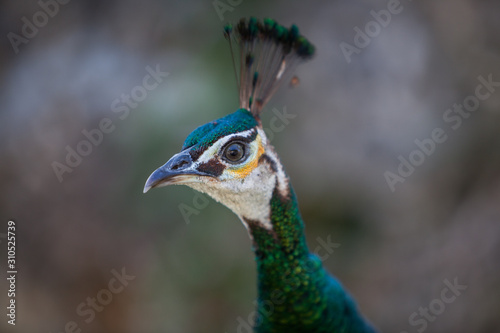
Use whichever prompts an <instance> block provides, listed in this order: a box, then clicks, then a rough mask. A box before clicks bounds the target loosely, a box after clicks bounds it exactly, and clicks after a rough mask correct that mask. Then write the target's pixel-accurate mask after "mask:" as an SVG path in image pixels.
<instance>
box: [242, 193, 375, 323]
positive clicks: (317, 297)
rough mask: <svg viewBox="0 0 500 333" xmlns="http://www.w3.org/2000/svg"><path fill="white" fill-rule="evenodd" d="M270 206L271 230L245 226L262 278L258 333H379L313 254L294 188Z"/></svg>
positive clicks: (275, 198)
mask: <svg viewBox="0 0 500 333" xmlns="http://www.w3.org/2000/svg"><path fill="white" fill-rule="evenodd" d="M281 193H282V192H280V191H278V189H277V188H276V189H275V190H274V192H273V195H272V197H271V201H270V216H271V224H272V230H269V229H268V228H266V227H265V226H263V225H262V224H260V223H258V222H254V223H252V221H246V222H247V223H248V228H249V231H250V233H251V235H252V238H253V249H254V252H255V260H256V262H257V272H258V300H257V302H258V304H257V318H256V322H255V328H254V329H255V332H292V331H293V332H326V331H335V332H337V331H339V332H344V331H345V332H353V333H361V332H374V330H373V329H372V328H371V327H370V326H369V325H367V324H366V323H365V322H364V320H363V319H362V317H361V316H360V315H359V312H358V311H357V309H356V305H355V303H354V302H353V301H352V299H351V298H350V296H349V295H348V294H347V293H346V292H345V291H344V289H343V287H342V286H341V284H340V283H339V282H338V281H337V280H336V279H334V278H332V277H330V276H329V275H328V273H327V272H326V271H325V270H324V269H323V266H322V264H321V261H320V260H319V258H318V257H317V256H315V255H312V254H310V253H309V250H308V247H307V244H306V239H305V234H304V222H303V221H302V218H301V216H300V212H299V209H298V205H297V199H296V197H295V193H294V191H293V189H292V188H291V186H289V191H288V193H289V195H287V196H282V195H281ZM278 328H279V329H278Z"/></svg>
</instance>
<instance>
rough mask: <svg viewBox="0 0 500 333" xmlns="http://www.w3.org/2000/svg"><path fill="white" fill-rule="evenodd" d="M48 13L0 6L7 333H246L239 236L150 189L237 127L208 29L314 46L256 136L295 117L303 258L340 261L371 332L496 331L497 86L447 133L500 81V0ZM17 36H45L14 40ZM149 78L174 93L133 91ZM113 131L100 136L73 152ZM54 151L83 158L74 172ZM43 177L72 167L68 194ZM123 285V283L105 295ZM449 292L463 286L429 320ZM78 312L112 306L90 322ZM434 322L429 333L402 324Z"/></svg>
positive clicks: (197, 203)
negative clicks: (265, 33) (13, 316)
mask: <svg viewBox="0 0 500 333" xmlns="http://www.w3.org/2000/svg"><path fill="white" fill-rule="evenodd" d="M60 1H61V3H60V4H59V6H58V7H59V8H56V7H54V6H52V7H47V8H49V9H46V10H45V11H44V9H43V6H42V5H41V4H40V3H39V2H37V1H1V2H0V31H1V34H0V35H1V36H2V37H1V42H0V43H1V44H0V47H1V49H0V86H1V89H0V105H1V106H2V110H1V112H0V142H1V145H0V161H1V164H0V186H1V189H2V191H1V192H0V233H6V232H7V231H6V230H7V227H6V225H7V221H9V220H10V219H13V220H14V221H15V222H16V224H17V265H18V271H19V273H18V275H17V294H16V300H17V304H18V308H17V324H16V326H15V327H13V326H12V325H9V324H8V323H7V318H6V315H5V314H4V313H3V312H4V311H5V310H3V311H2V314H1V316H0V318H3V319H2V320H0V331H2V332H24V333H29V332H64V331H65V327H66V328H67V327H68V325H69V327H70V329H69V330H68V329H67V330H68V331H70V330H73V329H75V327H74V326H72V325H77V327H78V328H79V329H81V330H82V332H120V333H121V332H123V333H127V332H134V333H135V332H143V333H147V332H152V333H156V332H247V328H245V325H244V324H242V322H248V318H249V317H251V316H252V312H253V310H254V304H253V303H252V302H253V300H254V298H255V296H256V276H255V275H256V274H255V263H254V259H253V254H252V251H251V242H250V240H249V238H248V235H247V233H246V231H245V229H244V227H243V226H242V225H241V223H240V222H239V221H238V220H237V218H236V217H235V216H234V215H233V214H232V213H231V212H230V211H228V210H227V209H226V208H225V207H223V206H221V205H220V204H217V203H215V202H214V201H212V200H211V199H210V200H206V199H205V198H204V197H201V196H198V195H197V194H196V193H195V192H193V191H192V190H190V189H189V188H187V187H170V188H164V189H160V190H154V191H151V192H150V193H147V194H146V195H144V194H142V188H143V186H144V183H145V180H146V178H147V177H148V175H149V174H150V172H152V171H153V170H154V169H155V168H156V167H158V166H160V165H162V164H163V163H164V162H166V161H167V160H168V158H169V157H170V156H171V155H173V154H174V153H176V152H178V151H179V149H180V147H181V145H182V142H183V141H184V139H185V137H186V136H187V135H188V134H189V133H190V132H191V131H192V130H193V129H194V128H195V127H197V126H199V125H202V124H204V123H206V122H207V121H210V120H213V119H215V118H218V117H221V116H224V115H226V114H228V113H230V112H233V111H234V110H235V109H236V108H237V106H238V101H237V92H236V87H235V82H234V75H233V72H232V66H231V65H230V61H231V60H230V53H229V48H228V45H227V43H226V41H225V40H224V38H223V35H222V27H223V25H224V24H225V23H227V22H235V21H237V20H238V19H239V18H240V17H248V16H250V15H253V16H256V17H259V18H262V17H272V18H275V19H276V20H278V21H279V22H280V23H282V24H284V25H286V26H289V25H290V24H292V23H295V24H297V25H298V26H299V28H300V29H301V32H302V34H304V35H305V36H307V37H308V38H309V39H310V40H311V41H312V42H313V43H314V44H315V45H316V47H317V55H316V56H315V58H314V59H313V60H312V61H310V62H308V63H306V64H304V65H302V66H300V67H299V69H298V73H297V74H298V76H299V78H300V85H299V86H298V87H295V88H289V87H283V88H282V89H281V90H280V91H279V92H278V94H277V96H276V97H275V98H274V99H273V100H272V101H271V102H270V104H269V105H268V106H267V114H266V115H265V116H264V120H263V123H264V126H266V124H269V122H270V121H271V119H272V118H273V117H276V113H275V112H276V111H274V113H273V111H272V110H273V109H274V110H278V111H280V112H283V111H284V110H286V112H287V113H289V114H292V115H295V117H294V118H293V119H289V121H288V123H286V124H284V126H283V130H280V131H276V132H274V133H273V140H272V141H273V144H274V145H275V146H276V149H277V151H278V153H279V154H280V156H281V158H282V161H283V163H284V165H285V167H286V168H287V172H288V173H289V175H290V177H291V179H292V183H293V185H294V187H295V190H296V192H297V195H298V198H299V204H300V208H301V210H302V214H303V217H304V219H305V221H306V230H307V238H308V242H309V244H310V247H311V249H314V248H316V247H317V246H318V244H321V241H320V240H322V241H327V240H328V239H330V240H331V241H333V242H335V243H337V244H340V246H338V247H337V248H335V250H334V251H333V253H330V255H329V256H327V258H326V260H325V261H324V264H325V266H326V267H327V268H328V269H329V270H330V271H331V272H332V273H334V274H335V275H336V276H337V277H338V278H339V279H340V280H341V281H342V282H343V284H344V285H345V286H346V287H347V288H348V289H349V290H350V291H351V293H352V294H353V295H354V297H355V298H356V299H357V301H358V303H359V306H360V307H361V309H362V311H363V312H364V314H365V315H366V316H367V317H369V318H370V320H371V321H373V322H374V324H375V325H376V326H377V327H379V328H380V330H381V332H409V333H410V332H417V331H418V329H421V331H425V332H454V333H457V332H475V333H481V332H485V333H487V332H498V331H499V329H500V316H499V310H498V309H499V308H500V292H499V290H500V265H499V262H500V223H499V222H500V207H499V206H500V205H499V202H500V131H499V124H500V112H499V110H500V88H498V87H497V88H495V89H492V90H495V91H492V92H491V94H490V96H489V97H488V98H485V99H484V100H481V101H480V104H479V105H478V106H476V107H475V108H476V109H477V110H476V111H473V112H470V113H468V112H466V113H464V114H465V116H459V119H457V118H456V117H457V115H459V114H458V113H453V116H454V117H455V118H454V121H453V122H449V121H446V120H445V118H443V117H445V115H446V114H447V110H448V109H450V108H452V107H453V105H454V104H457V105H458V104H462V103H464V101H465V100H466V99H467V98H468V97H469V96H472V95H474V94H475V91H476V89H477V87H478V86H479V85H480V80H479V79H478V78H479V77H480V76H482V77H483V78H485V79H487V78H488V76H491V78H492V80H493V81H494V82H498V81H500V57H499V52H500V20H498V17H499V15H500V3H499V2H498V1H494V0H474V1H472V0H453V1H451V0H448V1H444V0H440V1H430V0H422V1H409V0H402V1H401V5H400V7H398V11H399V12H398V13H397V14H392V16H391V18H390V20H389V21H386V22H387V24H384V25H386V26H385V27H384V26H382V25H381V24H378V27H379V28H378V29H377V25H376V24H375V25H374V24H373V23H371V25H370V22H372V21H373V22H376V21H375V18H374V17H375V16H374V15H373V13H371V11H375V12H376V13H379V12H380V11H381V10H388V6H389V5H388V3H391V1H389V2H388V1H360V0H356V1H353V0H342V1H340V0H339V1H329V2H326V1H325V2H321V1H273V2H265V1H249V0H241V1H236V0H232V1H228V0H221V1H215V2H213V1H203V2H201V1H200V2H195V1H160V0H145V1H141V2H138V1H131V0H125V1H97V0H91V1H77V0H73V1H70V2H68V3H66V4H62V3H63V2H64V1H62V0H60ZM42 3H45V4H46V3H52V4H53V3H54V2H53V1H52V2H51V1H48V0H46V1H45V2H43V1H42ZM221 4H222V5H221ZM216 7H217V8H218V10H217V9H216ZM56 9H57V10H56ZM47 10H48V11H49V12H50V13H49V14H51V15H49V14H45V15H44V14H43V13H44V12H47ZM40 11H42V14H40ZM23 18H26V20H27V21H28V23H29V24H34V22H38V23H37V24H38V25H40V27H39V28H36V26H35V28H36V29H35V30H33V29H32V30H30V29H29V27H25V28H24V33H25V34H24V35H23V31H22V30H23V26H24V25H26V24H27V23H26V20H23ZM45 18H46V20H45ZM367 24H368V27H369V28H372V29H374V30H372V31H371V32H370V34H371V35H372V36H373V37H369V40H370V41H369V45H366V47H363V48H358V50H357V52H354V53H353V54H351V56H350V57H349V58H350V59H349V60H350V62H348V61H347V58H346V57H345V56H344V54H343V51H342V47H341V45H344V46H345V45H346V44H342V43H348V44H350V45H352V46H355V37H356V30H355V28H356V27H358V28H360V29H361V30H362V31H365V28H366V27H367ZM14 35H16V36H17V37H16V36H14ZM26 36H30V37H29V38H27V37H26ZM358 39H359V37H358ZM358 42H359V40H358ZM365 42H366V40H365ZM148 66H149V67H148ZM157 68H159V70H160V71H162V72H165V73H168V76H167V75H166V74H165V75H163V76H162V77H159V81H160V82H159V84H158V85H157V86H156V87H155V88H154V89H151V90H145V89H141V87H143V80H144V78H145V77H146V76H147V75H148V73H149V72H148V71H151V70H155V69H157ZM148 82H149V83H152V82H154V81H148ZM490 88H491V87H490ZM496 89H498V90H496ZM144 92H146V94H144ZM483 92H486V90H483ZM132 93H134V94H135V95H134V96H136V97H139V99H140V101H137V100H136V101H135V102H137V103H135V102H134V101H129V103H130V104H129V105H132V106H127V107H125V109H124V108H123V107H124V106H125V105H126V104H124V103H125V102H123V101H122V100H121V99H122V98H123V96H125V95H131V94H132ZM124 98H126V96H125V97H124ZM117 99H118V102H116V100H117ZM468 101H471V99H470V98H469V99H468ZM134 103H135V104H134ZM113 104H114V108H113ZM118 106H120V107H122V109H121V111H118V110H117V108H118ZM126 109H128V112H126V111H125V110H126ZM115 111H117V112H115ZM447 115H448V116H450V117H451V115H452V114H451V113H448V114H447ZM105 118H107V119H109V120H105V121H104V122H105V123H106V122H108V123H107V125H106V126H105V127H106V128H108V132H109V133H103V135H102V138H101V139H99V135H97V136H96V137H95V140H96V142H98V144H96V145H94V144H92V145H90V146H89V145H86V144H85V143H82V142H83V141H85V140H87V138H86V137H85V135H84V134H83V133H82V131H88V132H91V133H95V131H94V132H92V131H93V130H95V129H97V128H99V127H100V126H101V123H102V120H103V119H105ZM448 120H449V119H448ZM459 121H460V125H458V124H459ZM452 125H454V126H455V127H456V129H453V127H452ZM109 128H113V129H112V130H109ZM439 128H441V129H442V130H443V131H444V133H445V135H446V140H445V142H443V143H439V144H436V146H435V148H434V151H433V153H432V154H429V156H427V155H425V157H424V161H423V162H422V164H421V165H420V166H418V167H416V168H415V170H414V171H413V172H412V174H411V175H409V176H408V177H405V178H404V182H397V183H395V185H394V186H393V190H394V191H392V190H391V187H390V186H389V184H388V183H387V181H386V177H385V176H384V174H386V172H387V171H389V172H393V173H395V174H396V173H397V172H398V171H397V169H398V166H399V164H400V163H401V162H400V159H398V158H399V157H400V156H402V157H403V158H405V159H409V158H410V155H411V154H412V153H413V155H414V158H417V157H418V154H419V153H414V152H415V151H416V150H418V147H417V145H416V144H415V140H424V139H427V138H430V137H431V133H432V132H433V131H434V130H435V129H439ZM98 139H99V140H98ZM68 146H69V147H70V149H78V147H79V149H80V150H81V151H84V152H86V153H88V156H84V157H82V159H81V161H79V163H76V162H75V163H76V164H77V165H76V166H75V167H71V168H70V167H68V166H67V163H66V161H65V159H66V155H67V154H68V150H67V149H68V148H67V147H68ZM90 150H91V151H90ZM422 156H424V155H422ZM54 162H57V163H61V165H63V164H64V165H66V168H70V169H71V172H69V171H68V170H67V169H65V172H64V173H62V175H61V174H60V177H61V181H59V179H58V177H57V175H56V172H55V171H54V165H56V164H54ZM186 211H187V212H189V214H186ZM183 212H184V215H183ZM3 236H4V235H3ZM0 241H1V243H0V248H1V250H0V251H1V252H0V253H1V255H2V256H1V258H2V259H1V260H2V262H1V264H0V267H1V268H2V269H1V271H0V281H2V282H0V308H2V309H5V306H6V305H7V299H8V298H7V295H6V293H7V284H6V280H5V278H6V269H4V268H5V264H6V251H5V249H6V240H5V239H4V238H0ZM122 269H124V270H125V272H126V274H127V275H129V276H133V277H134V278H131V280H130V281H128V282H127V283H128V285H127V286H125V287H124V288H123V290H122V291H121V292H119V293H115V294H111V293H109V292H108V291H107V290H108V289H109V287H108V284H109V283H110V281H112V279H113V277H114V275H113V270H115V271H118V272H121V271H122ZM454 279H458V282H459V283H460V284H461V285H466V286H467V289H466V290H464V291H462V292H461V294H460V296H458V297H456V299H455V300H454V301H453V302H451V303H450V304H445V303H442V302H441V304H444V305H445V308H441V307H440V306H439V304H440V301H439V300H440V299H441V293H442V291H443V289H444V288H446V284H445V280H448V281H450V282H453V281H454ZM109 295H112V299H109V298H107V297H108V296H109ZM88 297H90V298H96V297H100V299H101V300H105V302H106V303H107V304H106V305H104V306H102V307H97V309H99V311H97V310H96V311H95V312H94V316H93V317H92V316H91V315H90V313H89V312H87V314H85V315H82V314H81V311H82V310H89V309H90V305H87V304H86V302H87V300H88ZM436 300H437V301H436ZM82 303H84V304H83V305H81V304H82ZM429 306H431V307H432V306H434V308H433V309H434V310H433V311H434V312H435V313H436V312H438V315H436V316H433V317H432V318H433V319H432V320H431V319H426V320H424V322H425V328H424V324H423V323H422V322H420V323H419V324H418V325H417V324H415V323H414V324H413V325H412V324H411V323H410V322H409V320H410V319H411V317H412V315H413V314H414V313H415V312H416V313H418V312H419V308H421V307H422V308H428V307H429ZM79 307H80V313H79V312H78V308H79ZM431 309H432V308H431ZM413 316H414V317H413V318H414V319H420V320H422V318H424V317H423V316H422V315H421V314H417V317H415V315H413ZM86 320H87V321H88V322H87V321H86ZM71 322H74V324H72V323H71ZM68 323H69V324H68Z"/></svg>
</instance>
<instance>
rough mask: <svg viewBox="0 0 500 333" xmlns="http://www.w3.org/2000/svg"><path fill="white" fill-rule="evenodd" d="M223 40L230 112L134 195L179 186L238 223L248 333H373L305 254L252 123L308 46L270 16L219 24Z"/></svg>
mask: <svg viewBox="0 0 500 333" xmlns="http://www.w3.org/2000/svg"><path fill="white" fill-rule="evenodd" d="M224 35H225V37H226V39H228V41H229V46H230V49H231V55H232V63H233V66H234V70H235V74H236V78H237V85H238V91H239V103H240V107H239V109H238V110H236V111H235V112H234V113H232V114H229V115H227V116H225V117H223V118H220V119H217V120H214V121H212V122H209V123H207V124H205V125H202V126H200V127H198V128H196V129H195V130H194V131H193V132H192V133H191V134H189V135H188V137H187V138H186V140H185V142H184V145H183V146H182V148H181V151H180V152H179V153H178V154H175V155H174V156H173V157H172V158H171V159H170V160H168V162H167V163H165V164H164V165H163V166H161V167H160V168H158V169H157V170H156V171H154V172H153V173H152V174H151V175H150V176H149V178H148V179H147V181H146V185H145V187H144V193H146V192H147V191H148V190H149V189H151V188H154V187H161V186H167V185H181V184H182V185H187V186H189V187H191V188H193V189H195V190H197V191H200V192H202V193H206V194H208V195H209V196H211V197H212V198H213V199H215V200H216V201H218V202H220V203H222V204H223V205H225V206H226V207H228V208H229V209H231V210H232V211H233V212H234V213H235V214H236V215H237V216H238V217H239V218H240V220H241V221H242V223H243V225H244V226H245V227H246V229H247V230H248V233H249V235H250V238H251V240H252V244H253V246H252V248H253V251H254V254H255V260H256V263H257V273H258V299H257V311H256V313H257V315H256V319H255V324H254V331H255V332H260V333H264V332H266V333H267V332H287V333H292V332H309V333H313V332H318V333H319V332H330V333H331V332H346V333H347V332H349V333H361V332H376V331H375V329H374V328H373V326H372V325H371V324H369V323H368V322H367V321H366V319H364V317H363V316H362V315H361V313H360V312H359V310H358V309H357V306H356V304H355V301H354V300H353V299H352V298H351V296H350V295H349V294H348V293H347V292H346V291H345V289H344V288H343V287H342V285H341V284H340V282H338V281H337V280H336V279H335V278H333V277H332V276H330V275H329V274H328V273H327V271H326V270H325V269H324V268H323V266H322V264H321V261H320V259H319V258H318V257H317V256H316V255H314V254H312V253H311V252H310V251H309V249H308V247H307V244H306V240H305V234H304V222H303V220H302V218H301V215H300V212H299V208H298V203H297V198H296V195H295V193H294V190H293V188H292V186H291V184H290V179H289V177H288V176H287V174H286V172H285V170H284V168H283V165H282V164H281V162H280V159H279V158H278V155H277V154H276V152H275V149H274V148H273V146H272V145H271V144H270V142H269V140H268V138H267V137H266V133H265V132H264V129H263V126H262V122H261V119H260V114H261V112H262V110H263V108H264V106H265V105H266V103H267V102H268V101H269V99H270V98H271V97H272V96H273V94H274V93H275V92H276V90H277V89H278V87H279V86H280V85H281V84H282V83H283V82H294V81H297V78H296V77H294V76H293V72H294V69H295V68H296V67H297V65H299V64H300V63H302V62H304V61H307V60H309V59H310V58H312V57H313V55H314V52H315V47H314V46H313V45H312V44H311V43H310V42H309V41H308V40H307V39H306V38H305V37H303V36H302V35H300V34H299V29H298V28H297V26H295V25H292V26H291V27H290V28H289V29H288V28H285V27H284V26H282V25H280V24H278V23H277V22H276V21H274V20H272V19H263V20H257V19H255V18H249V19H245V18H244V19H241V20H240V21H239V22H238V23H237V24H235V25H234V26H233V25H227V26H225V27H224ZM237 67H239V70H236V69H237ZM238 73H239V75H238Z"/></svg>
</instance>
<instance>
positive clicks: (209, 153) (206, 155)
mask: <svg viewBox="0 0 500 333" xmlns="http://www.w3.org/2000/svg"><path fill="white" fill-rule="evenodd" d="M254 132H255V129H253V128H251V129H249V130H246V131H243V132H238V133H234V134H230V135H226V136H224V137H222V138H220V139H219V140H217V141H215V142H214V143H213V144H212V146H210V147H209V148H208V149H207V150H205V151H204V152H203V154H201V156H200V157H199V158H198V160H197V161H196V164H197V165H198V164H201V163H206V162H208V161H210V160H211V159H212V157H213V156H214V155H216V154H217V153H218V152H219V150H220V149H221V148H222V147H223V146H224V145H225V144H226V143H228V142H229V141H230V140H231V139H233V138H236V137H238V138H241V137H243V138H248V137H250V136H251V135H252V134H253V133H254Z"/></svg>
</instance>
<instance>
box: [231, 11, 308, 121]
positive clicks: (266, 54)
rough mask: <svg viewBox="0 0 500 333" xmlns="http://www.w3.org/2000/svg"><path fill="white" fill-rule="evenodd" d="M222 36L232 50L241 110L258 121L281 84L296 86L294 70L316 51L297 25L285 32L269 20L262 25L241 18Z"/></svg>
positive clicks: (250, 19) (265, 20)
mask: <svg viewBox="0 0 500 333" xmlns="http://www.w3.org/2000/svg"><path fill="white" fill-rule="evenodd" d="M224 36H225V37H226V39H227V40H228V41H229V46H230V49H231V56H232V60H233V67H234V72H235V75H236V82H237V84H238V90H239V100H240V108H242V109H246V110H249V111H250V112H251V113H252V114H253V115H254V117H256V118H257V119H258V118H259V114H260V113H261V112H262V108H263V107H264V105H266V103H267V102H268V101H269V100H270V99H271V97H272V96H273V94H274V93H275V92H276V90H277V89H278V88H279V87H280V86H281V84H282V83H283V82H290V81H292V83H293V82H297V79H296V78H293V77H292V76H293V73H294V70H295V68H296V67H297V66H298V65H299V64H300V63H302V62H303V61H306V60H308V59H310V58H311V57H312V56H313V55H314V50H315V48H314V46H313V45H312V44H311V43H310V42H309V41H308V40H307V39H306V38H305V37H304V36H301V35H300V33H299V29H298V28H297V26H296V25H292V26H291V27H290V28H288V29H287V28H285V27H284V26H282V25H280V24H278V23H277V22H276V21H274V20H272V19H269V18H266V19H263V20H262V22H261V21H259V20H257V19H256V18H253V17H251V18H249V19H245V18H242V19H241V20H240V21H239V22H238V24H236V25H235V26H234V27H233V25H231V24H228V25H226V26H225V27H224ZM238 53H239V56H238ZM237 65H239V71H238V70H237ZM238 73H239V75H238ZM238 76H239V77H238Z"/></svg>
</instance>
